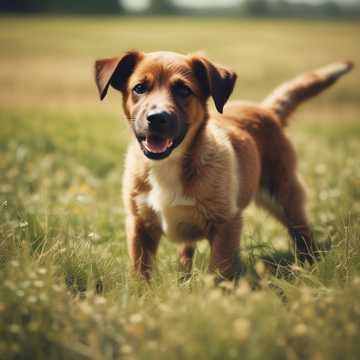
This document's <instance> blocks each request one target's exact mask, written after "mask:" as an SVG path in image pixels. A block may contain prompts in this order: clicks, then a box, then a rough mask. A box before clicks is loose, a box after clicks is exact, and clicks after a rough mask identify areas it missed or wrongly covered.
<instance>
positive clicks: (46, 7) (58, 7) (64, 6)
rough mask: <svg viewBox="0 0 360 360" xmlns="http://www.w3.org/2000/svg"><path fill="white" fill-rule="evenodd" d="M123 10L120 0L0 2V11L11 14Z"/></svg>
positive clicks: (18, 0)
mask: <svg viewBox="0 0 360 360" xmlns="http://www.w3.org/2000/svg"><path fill="white" fill-rule="evenodd" d="M123 10H124V9H123V7H122V6H121V2H120V1H118V0H0V11H1V12H9V13H65V14H66V13H68V14H72V13H75V14H107V13H110V14H111V13H113V14H116V13H121V12H123Z"/></svg>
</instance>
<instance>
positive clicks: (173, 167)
mask: <svg viewBox="0 0 360 360" xmlns="http://www.w3.org/2000/svg"><path fill="white" fill-rule="evenodd" d="M180 176H181V174H180V168H179V166H178V164H177V163H176V162H174V163H171V162H170V161H168V162H166V163H163V164H161V165H160V166H154V167H153V168H151V170H150V173H149V182H150V185H151V188H152V189H151V191H150V193H149V194H148V195H147V199H146V202H147V205H148V206H149V207H151V208H152V209H154V210H155V211H156V212H157V213H158V214H159V216H160V219H161V223H162V228H163V231H164V233H165V234H167V235H168V236H169V238H170V239H172V240H174V241H181V240H189V239H185V238H184V232H183V231H179V230H180V229H181V227H182V226H183V225H184V224H188V225H189V226H191V225H194V224H192V223H193V221H194V219H193V216H192V213H193V211H194V207H195V205H196V201H195V199H194V198H191V197H187V196H185V195H184V190H183V186H182V184H181V180H180Z"/></svg>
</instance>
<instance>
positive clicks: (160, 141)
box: [141, 135, 173, 159]
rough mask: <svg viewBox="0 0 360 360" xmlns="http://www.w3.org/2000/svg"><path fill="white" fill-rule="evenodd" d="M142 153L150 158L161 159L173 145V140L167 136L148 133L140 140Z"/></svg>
mask: <svg viewBox="0 0 360 360" xmlns="http://www.w3.org/2000/svg"><path fill="white" fill-rule="evenodd" d="M141 145H142V147H143V150H144V153H145V155H146V156H147V157H149V158H151V159H163V158H164V157H166V156H167V155H169V154H170V152H171V150H172V146H173V140H172V139H171V138H169V137H161V136H158V135H148V136H146V138H145V139H144V140H141Z"/></svg>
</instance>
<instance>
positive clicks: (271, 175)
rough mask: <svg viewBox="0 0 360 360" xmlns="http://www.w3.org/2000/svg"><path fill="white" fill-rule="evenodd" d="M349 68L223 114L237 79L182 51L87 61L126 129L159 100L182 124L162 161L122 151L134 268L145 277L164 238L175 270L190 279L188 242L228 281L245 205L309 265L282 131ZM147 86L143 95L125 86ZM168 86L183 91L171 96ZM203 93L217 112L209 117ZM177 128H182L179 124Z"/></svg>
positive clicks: (299, 190)
mask: <svg viewBox="0 0 360 360" xmlns="http://www.w3.org/2000/svg"><path fill="white" fill-rule="evenodd" d="M350 67H351V66H350V65H349V63H337V64H334V65H332V66H329V67H326V68H323V69H320V70H317V71H315V72H314V73H312V74H305V75H303V76H301V77H299V78H297V79H295V80H293V81H292V82H289V83H287V84H285V85H283V86H282V87H280V88H279V89H277V90H275V92H274V93H273V94H272V95H270V96H269V97H268V98H267V99H265V101H264V102H263V103H262V104H261V105H258V104H250V103H244V102H232V103H229V104H228V105H227V106H226V107H225V108H224V104H225V103H226V101H227V99H228V97H229V96H230V94H231V92H232V89H233V86H234V83H235V79H236V75H235V74H234V73H233V72H232V71H231V70H228V69H225V68H223V67H220V66H217V65H214V64H213V63H211V62H210V61H209V60H207V59H205V58H203V57H199V56H194V55H189V56H182V55H178V54H174V53H167V52H159V53H150V54H142V53H138V52H130V53H127V54H125V55H124V56H123V57H119V58H113V59H108V60H106V59H105V60H101V61H98V62H97V63H96V79H97V84H98V88H99V93H100V96H101V98H103V97H104V96H105V95H106V92H107V89H108V87H109V86H110V85H111V86H113V87H115V88H116V89H119V90H121V91H122V93H123V105H124V110H125V114H126V115H127V117H128V120H129V124H130V126H131V127H132V128H133V130H134V132H135V133H136V126H137V124H136V121H139V120H138V119H140V120H141V119H142V118H143V117H146V114H147V113H148V111H150V110H151V109H153V108H155V107H156V106H158V104H161V106H163V107H164V108H166V109H167V110H169V111H171V112H173V113H175V114H177V115H178V116H177V118H178V119H183V120H182V121H185V122H186V124H187V131H186V136H185V137H184V138H183V140H182V142H181V143H180V145H179V146H178V147H177V148H176V149H175V150H173V152H172V153H171V154H170V155H169V156H168V157H167V158H165V159H163V160H150V159H148V158H146V157H145V156H144V154H143V153H142V150H141V148H140V146H139V144H138V143H136V142H134V143H132V144H131V145H130V146H129V150H128V153H127V158H126V165H125V172H124V179H123V198H124V204H125V209H126V213H127V223H126V224H127V225H126V229H127V239H128V248H129V255H130V258H131V260H132V264H133V268H134V270H135V271H136V272H138V273H140V274H142V275H143V276H145V278H147V279H149V277H150V271H151V268H152V264H153V260H154V257H155V255H156V250H157V248H158V244H159V241H160V238H161V236H162V235H163V234H166V235H167V236H169V237H170V238H171V239H172V240H174V241H175V242H179V243H183V245H182V248H181V250H180V252H179V256H180V265H181V270H182V271H183V273H184V276H185V277H186V276H189V274H190V272H191V266H192V258H193V254H194V248H195V242H196V241H197V240H200V239H202V238H206V239H208V241H209V244H210V247H211V255H210V264H209V270H210V271H211V272H217V273H218V274H219V275H221V276H222V277H227V278H231V277H232V276H234V275H235V273H236V267H237V263H238V251H239V243H240V232H241V222H242V211H243V210H244V209H245V208H246V206H247V205H248V204H249V203H250V201H251V200H252V199H254V200H255V201H256V203H257V204H258V205H259V206H261V207H264V208H265V209H267V210H268V211H269V212H270V213H271V214H272V215H273V216H274V217H275V218H277V219H278V220H279V221H280V222H281V223H282V224H283V225H284V226H285V227H286V228H287V229H288V231H289V233H290V235H291V237H292V238H293V240H294V244H295V248H296V251H297V255H298V257H299V259H300V260H301V261H304V260H306V259H307V260H309V261H312V260H313V259H314V252H315V250H316V246H315V244H314V241H313V238H312V235H311V230H310V227H309V224H308V220H307V217H306V212H305V193H304V189H303V186H302V185H301V182H300V181H299V179H298V176H297V172H296V171H297V170H296V154H295V150H294V148H293V146H292V145H291V143H290V141H289V139H288V138H287V136H286V135H285V133H284V131H283V127H284V126H285V125H286V124H287V116H288V115H289V114H290V113H291V112H292V111H293V110H294V109H295V107H296V106H297V105H298V103H299V102H301V101H303V100H305V99H307V98H308V97H310V96H313V95H316V94H317V93H319V92H320V91H321V90H323V89H324V88H325V87H327V86H329V85H330V84H331V83H333V82H334V81H335V80H336V79H337V77H339V76H340V75H342V74H344V73H345V72H346V71H348V70H349V69H350ZM139 81H140V82H145V81H146V83H147V84H148V85H147V86H148V89H149V90H148V91H147V92H146V93H145V94H144V95H143V96H139V95H136V94H135V95H134V93H133V92H132V89H133V88H134V86H135V85H136V84H137V83H139ZM174 81H181V82H182V83H185V84H186V85H187V86H188V87H189V88H190V89H191V91H192V95H191V96H189V97H187V98H186V99H184V98H179V97H177V96H176V95H174V93H173V90H172V89H173V87H174ZM209 97H212V98H213V100H214V102H215V105H216V108H217V110H218V112H219V113H223V114H222V115H220V114H219V113H217V114H212V115H211V116H210V115H209V114H208V109H207V99H208V98H209ZM182 125H184V124H182Z"/></svg>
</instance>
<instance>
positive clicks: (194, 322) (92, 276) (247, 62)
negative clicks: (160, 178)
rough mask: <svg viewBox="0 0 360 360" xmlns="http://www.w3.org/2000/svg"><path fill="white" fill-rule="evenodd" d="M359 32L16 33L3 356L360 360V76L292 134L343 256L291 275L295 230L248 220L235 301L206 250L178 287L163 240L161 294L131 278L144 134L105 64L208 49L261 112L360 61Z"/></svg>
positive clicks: (38, 23)
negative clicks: (102, 72) (327, 70)
mask: <svg viewBox="0 0 360 360" xmlns="http://www.w3.org/2000/svg"><path fill="white" fill-rule="evenodd" d="M9 29H11V31H9ZM358 33H359V25H358V24H356V23H346V22H328V23H326V22H292V23H288V22H285V21H278V22H274V21H271V22H268V21H261V22H260V21H256V22H244V21H235V20H215V19H207V20H205V19H201V20H199V19H198V20H194V19H182V18H180V19H171V20H168V19H166V18H162V19H141V18H133V19H132V18H124V19H122V18H121V19H116V18H106V19H101V18H93V19H91V18H86V19H85V18H81V19H76V18H2V19H1V24H0V42H1V44H2V46H1V47H0V66H1V69H2V71H1V72H0V82H1V84H2V86H1V87H0V169H1V170H0V354H1V355H0V358H1V359H29V358H31V359H88V358H91V359H112V358H128V359H169V358H171V359H193V358H196V359H238V358H240V357H241V358H244V359H264V358H266V359H298V358H311V359H338V358H345V359H356V358H357V357H358V354H359V353H360V343H359V341H358V339H359V336H360V305H359V304H360V186H359V185H360V156H359V154H360V122H359V117H360V105H359V104H360V91H359V90H360V88H359V84H360V83H359V80H360V72H359V71H358V70H357V69H355V70H354V72H352V73H351V74H350V75H348V76H347V77H346V78H344V79H342V80H341V82H340V83H339V84H337V85H336V87H334V88H333V89H331V90H329V91H328V92H326V93H324V94H323V95H321V97H319V98H318V99H315V100H313V101H312V102H311V103H309V104H307V105H306V106H304V108H302V110H300V111H299V112H298V113H297V114H296V115H295V116H294V118H293V122H292V124H291V127H290V128H289V135H290V137H291V138H292V139H293V140H294V143H295V145H296V148H297V151H298V153H299V157H300V164H299V165H300V172H301V174H302V176H303V178H304V180H305V182H306V184H307V186H308V188H309V191H308V197H309V214H310V217H311V219H312V223H313V227H314V231H315V233H316V238H317V240H318V241H319V242H322V243H326V244H327V243H331V249H330V251H329V252H328V253H326V255H324V256H323V258H322V259H321V260H320V261H319V262H318V263H317V264H316V265H314V266H313V267H310V266H305V268H300V267H298V266H296V265H292V266H287V265H286V264H285V263H284V262H282V263H281V262H280V263H279V262H278V260H277V259H278V257H279V255H281V254H284V255H285V256H288V253H289V249H290V248H291V246H290V243H289V239H288V238H287V235H286V232H285V230H284V229H283V228H282V227H281V226H280V225H278V224H277V223H276V222H274V221H273V220H272V219H271V218H270V217H269V216H268V215H267V214H265V213H263V212H261V211H260V210H259V209H257V208H255V207H250V208H249V209H248V211H247V212H246V215H245V227H244V231H243V236H242V257H243V259H244V261H245V262H246V263H247V267H248V273H247V275H245V276H244V277H243V278H242V280H241V281H240V284H239V285H238V286H237V287H234V286H233V284H230V283H223V284H222V285H221V286H220V287H214V286H213V285H212V279H211V278H210V277H209V276H208V275H207V274H206V266H207V260H208V248H207V245H206V243H200V244H199V247H198V251H197V253H196V258H195V272H194V276H193V278H192V279H191V281H189V282H188V283H186V284H183V285H179V284H178V282H177V278H178V274H177V257H176V247H175V245H173V244H172V243H171V242H169V241H167V240H165V239H164V241H163V242H162V244H161V248H160V251H159V254H158V259H157V268H156V271H155V274H154V279H153V282H152V285H151V286H147V285H146V284H144V283H142V282H141V281H139V280H137V279H134V278H132V277H131V276H130V274H129V271H128V259H127V251H126V241H125V235H124V230H123V223H124V216H123V208H122V204H121V198H120V193H121V172H122V163H123V157H124V152H125V149H126V144H127V143H128V140H129V138H130V133H129V131H128V129H127V126H126V125H125V121H124V120H123V119H122V115H121V112H120V96H119V95H118V94H115V93H113V94H112V96H110V97H109V99H107V100H106V101H105V102H104V103H99V102H98V99H97V95H96V90H95V87H94V84H93V79H92V73H91V64H92V62H93V59H95V58H97V57H102V56H110V55H115V54H117V53H120V52H121V51H124V50H126V49H128V48H140V49H143V50H151V49H171V50H176V51H181V52H190V51H193V50H197V49H203V50H206V51H207V53H208V55H209V56H210V57H211V58H212V59H215V60H216V61H218V62H221V63H224V64H228V65H231V66H232V67H233V68H234V69H235V70H236V71H237V72H238V74H239V81H238V85H237V88H236V92H235V94H234V98H235V97H241V98H249V99H255V100H256V99H261V98H262V97H263V96H265V95H266V94H267V93H268V92H269V91H270V90H271V89H272V88H273V87H274V86H275V85H276V84H278V83H279V82H281V81H283V80H285V79H287V78H289V77H291V76H293V75H296V74H297V73H298V72H299V71H302V70H305V69H307V68H313V67H316V66H320V65H322V64H326V63H328V62H331V61H333V60H335V59H338V58H343V57H346V58H351V59H353V60H355V61H356V60H357V59H359V55H360V46H359V44H358V41H357V34H358ZM269 262H271V263H273V265H272V266H270V264H269ZM255 283H256V285H257V287H256V289H253V287H254V284H255Z"/></svg>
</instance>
